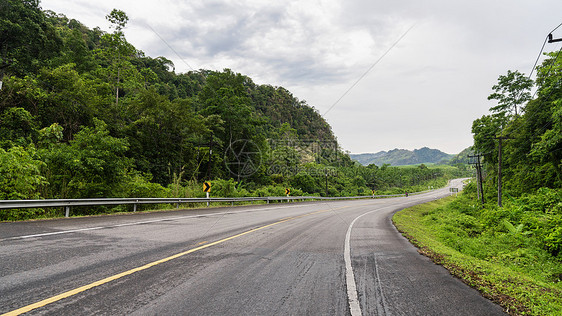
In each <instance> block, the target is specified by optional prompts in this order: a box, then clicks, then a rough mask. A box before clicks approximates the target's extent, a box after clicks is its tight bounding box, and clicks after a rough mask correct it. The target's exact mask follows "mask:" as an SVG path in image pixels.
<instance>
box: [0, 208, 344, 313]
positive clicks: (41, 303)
mask: <svg viewBox="0 0 562 316" xmlns="http://www.w3.org/2000/svg"><path fill="white" fill-rule="evenodd" d="M348 207H352V206H343V207H338V208H334V209H328V210H320V211H316V212H312V213H307V214H303V215H298V216H292V217H286V218H283V219H280V220H279V221H277V222H274V223H271V224H268V225H264V226H260V227H257V228H254V229H250V230H248V231H245V232H242V233H240V234H236V235H233V236H230V237H227V238H224V239H220V240H217V241H214V242H212V243H208V244H204V245H202V246H199V247H196V248H193V249H190V250H187V251H184V252H180V253H177V254H175V255H172V256H170V257H167V258H163V259H160V260H157V261H153V262H150V263H147V264H145V265H143V266H140V267H137V268H134V269H131V270H128V271H125V272H121V273H119V274H115V275H112V276H110V277H107V278H105V279H101V280H99V281H96V282H93V283H90V284H87V285H84V286H81V287H79V288H76V289H73V290H70V291H66V292H64V293H61V294H59V295H55V296H52V297H50V298H47V299H44V300H42V301H39V302H37V303H33V304H30V305H27V306H24V307H21V308H18V309H16V310H13V311H11V312H7V313H5V314H2V315H0V316H13V315H20V314H23V313H27V312H29V311H32V310H34V309H37V308H40V307H43V306H46V305H49V304H51V303H54V302H57V301H60V300H62V299H64V298H67V297H70V296H74V295H76V294H79V293H82V292H84V291H87V290H89V289H91V288H94V287H97V286H100V285H103V284H106V283H109V282H111V281H115V280H117V279H120V278H122V277H125V276H128V275H131V274H133V273H135V272H139V271H143V270H146V269H148V268H151V267H154V266H156V265H159V264H162V263H164V262H168V261H170V260H173V259H177V258H179V257H183V256H185V255H187V254H190V253H193V252H196V251H199V250H202V249H205V248H209V247H211V246H214V245H218V244H221V243H223V242H226V241H229V240H232V239H235V238H238V237H242V236H244V235H247V234H250V233H253V232H256V231H258V230H262V229H264V228H268V227H271V226H274V225H277V224H281V223H284V222H287V221H290V220H294V219H298V218H302V217H305V216H310V215H314V214H319V213H324V212H329V211H334V210H339V209H344V208H348Z"/></svg>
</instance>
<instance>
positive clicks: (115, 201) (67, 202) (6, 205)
mask: <svg viewBox="0 0 562 316" xmlns="http://www.w3.org/2000/svg"><path fill="white" fill-rule="evenodd" d="M424 192H427V191H423V192H417V193H411V195H414V194H421V193H424ZM399 196H405V194H392V195H364V196H345V197H321V196H268V197H239V198H98V199H50V200H0V209H23V208H51V207H64V209H65V217H69V216H70V209H71V207H73V206H99V205H131V204H132V205H133V212H136V211H137V205H139V204H176V208H178V207H179V205H180V204H186V203H207V206H209V204H210V203H213V202H220V203H232V204H234V202H254V201H265V202H267V203H268V204H269V202H271V201H279V202H283V201H287V202H289V201H299V200H302V201H306V200H311V201H315V200H316V201H319V200H351V199H374V198H389V197H399Z"/></svg>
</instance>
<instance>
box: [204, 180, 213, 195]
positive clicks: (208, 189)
mask: <svg viewBox="0 0 562 316" xmlns="http://www.w3.org/2000/svg"><path fill="white" fill-rule="evenodd" d="M203 192H207V193H209V192H211V182H208V181H207V182H205V183H203Z"/></svg>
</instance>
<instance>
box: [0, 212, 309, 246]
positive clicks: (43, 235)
mask: <svg viewBox="0 0 562 316" xmlns="http://www.w3.org/2000/svg"><path fill="white" fill-rule="evenodd" d="M300 206H302V205H291V206H277V207H271V208H259V209H250V210H243V211H234V212H233V211H229V212H220V213H210V214H200V215H187V216H176V217H169V218H162V219H155V220H149V221H141V222H132V223H123V224H117V225H111V226H97V227H87V228H79V229H71V230H63V231H57V232H49V233H41V234H33V235H24V236H14V237H7V238H4V239H0V242H2V241H9V240H21V239H30V238H38V237H47V236H53V235H63V234H71V233H79V232H84V231H91V230H100V229H107V228H117V227H125V226H134V225H142V224H151V223H158V222H166V221H174V220H178V219H186V218H198V217H209V216H217V215H221V216H222V215H226V214H238V213H248V212H257V211H265V210H274V209H280V208H294V207H300Z"/></svg>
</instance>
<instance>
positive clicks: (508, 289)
mask: <svg viewBox="0 0 562 316" xmlns="http://www.w3.org/2000/svg"><path fill="white" fill-rule="evenodd" d="M481 213H485V212H484V211H482V210H480V209H479V208H478V207H476V206H475V205H471V200H470V199H468V198H466V197H463V195H461V196H459V197H458V198H455V197H448V198H445V199H442V200H438V201H434V202H430V203H427V204H422V205H418V206H415V207H412V208H409V209H405V210H403V211H400V212H398V213H396V214H395V215H394V217H393V222H394V224H395V225H396V227H397V228H398V230H399V231H400V232H402V234H403V235H404V236H406V237H407V238H408V239H409V240H410V241H411V242H412V243H413V244H414V245H415V246H416V247H418V248H419V252H420V253H422V254H424V255H426V256H428V257H430V258H431V259H432V260H433V261H434V262H435V263H437V264H441V265H443V266H444V267H445V268H447V269H448V270H449V271H450V272H451V273H452V274H453V275H455V276H456V277H458V278H460V279H462V280H463V281H464V282H465V283H466V284H468V285H470V286H472V287H474V288H476V289H477V290H479V291H480V292H481V293H482V294H483V295H484V296H485V297H487V298H489V299H491V300H492V301H494V302H496V303H498V304H500V305H501V306H502V307H503V308H504V309H505V310H506V311H507V312H508V313H509V314H511V315H562V282H560V281H561V280H560V278H562V262H561V261H560V256H558V257H554V256H552V255H551V254H550V253H548V252H547V251H546V250H544V249H542V248H541V247H540V246H539V245H538V244H537V243H536V242H535V241H534V239H533V238H532V237H530V236H529V234H526V233H525V231H524V230H523V229H521V227H519V229H517V227H513V226H511V227H509V228H515V230H513V229H511V230H510V229H507V228H506V229H505V230H503V231H500V230H496V231H493V230H489V229H485V228H484V226H483V225H482V224H481V222H480V217H479V214H481Z"/></svg>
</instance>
